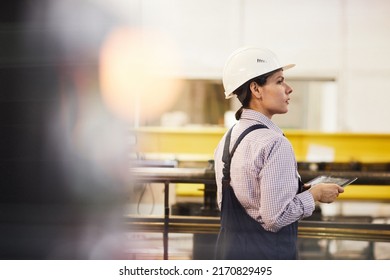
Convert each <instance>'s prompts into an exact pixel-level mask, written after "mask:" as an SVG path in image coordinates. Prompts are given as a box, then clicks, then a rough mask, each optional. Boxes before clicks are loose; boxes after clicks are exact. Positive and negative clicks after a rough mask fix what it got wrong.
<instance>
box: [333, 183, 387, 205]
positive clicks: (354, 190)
mask: <svg viewBox="0 0 390 280" xmlns="http://www.w3.org/2000/svg"><path fill="white" fill-rule="evenodd" d="M338 199H341V200H380V201H390V186H365V185H349V186H348V187H346V188H345V191H344V193H342V194H340V195H339V197H338Z"/></svg>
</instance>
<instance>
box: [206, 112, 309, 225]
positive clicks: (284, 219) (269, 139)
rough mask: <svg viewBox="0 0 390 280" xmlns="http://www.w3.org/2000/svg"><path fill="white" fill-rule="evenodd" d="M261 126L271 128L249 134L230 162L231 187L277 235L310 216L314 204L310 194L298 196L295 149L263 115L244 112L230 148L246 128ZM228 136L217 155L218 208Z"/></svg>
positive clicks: (220, 198) (253, 216)
mask: <svg viewBox="0 0 390 280" xmlns="http://www.w3.org/2000/svg"><path fill="white" fill-rule="evenodd" d="M258 123H262V124H264V125H266V126H267V127H268V129H257V130H254V131H252V132H250V133H249V134H248V135H247V136H245V137H244V139H243V140H242V142H241V143H240V144H239V145H238V147H237V150H236V151H235V154H234V156H233V158H232V162H231V168H230V176H231V186H232V187H233V189H234V193H235V195H236V196H237V198H238V200H239V201H240V203H241V205H242V206H243V207H244V208H245V210H246V211H247V213H248V214H249V215H250V216H251V217H252V218H254V219H255V220H256V221H258V222H259V223H260V224H262V226H263V227H264V229H265V230H268V231H272V232H277V231H278V230H280V229H281V228H282V227H284V226H287V225H289V224H291V223H293V222H295V221H297V220H299V219H301V218H304V217H308V216H310V215H311V214H312V213H313V211H314V207H315V202H314V199H313V196H312V195H311V193H310V192H308V191H306V192H303V193H300V194H297V190H298V180H299V174H298V171H297V162H296V160H295V155H294V151H293V149H292V146H291V144H290V142H289V141H288V139H287V138H286V137H284V135H283V132H282V131H281V129H280V128H279V127H278V126H277V125H275V124H274V123H273V122H272V121H271V120H270V119H269V118H267V117H266V116H264V115H263V114H261V113H259V112H256V111H254V110H249V109H244V111H243V113H242V116H241V119H240V120H239V121H238V123H237V124H236V125H235V127H234V128H233V131H232V136H231V142H230V149H231V148H232V147H233V145H234V143H235V142H236V140H237V138H238V137H239V135H240V134H241V133H242V132H243V131H244V130H245V129H246V128H248V127H250V126H252V125H254V124H258ZM225 137H226V135H225V136H224V137H223V138H222V139H221V141H220V143H219V144H218V146H217V148H216V150H215V154H214V160H215V175H216V181H217V191H218V192H217V198H218V206H219V207H221V203H222V181H221V180H222V176H223V174H222V168H223V162H222V154H223V147H224V143H225Z"/></svg>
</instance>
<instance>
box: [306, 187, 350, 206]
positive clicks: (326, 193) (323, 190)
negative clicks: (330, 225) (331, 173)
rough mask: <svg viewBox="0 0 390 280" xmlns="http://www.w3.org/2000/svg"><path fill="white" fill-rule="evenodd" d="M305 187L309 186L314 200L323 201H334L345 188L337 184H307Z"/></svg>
mask: <svg viewBox="0 0 390 280" xmlns="http://www.w3.org/2000/svg"><path fill="white" fill-rule="evenodd" d="M305 188H309V192H310V193H311V194H312V195H313V198H314V201H319V202H323V203H332V202H334V201H335V200H336V198H337V197H338V196H339V194H340V193H343V192H344V188H342V187H340V186H339V185H337V184H317V185H314V186H308V185H305Z"/></svg>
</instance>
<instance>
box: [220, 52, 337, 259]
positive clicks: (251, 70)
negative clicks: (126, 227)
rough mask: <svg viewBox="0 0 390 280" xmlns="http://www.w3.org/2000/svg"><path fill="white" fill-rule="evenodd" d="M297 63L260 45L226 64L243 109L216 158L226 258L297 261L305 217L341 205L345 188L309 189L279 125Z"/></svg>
mask: <svg viewBox="0 0 390 280" xmlns="http://www.w3.org/2000/svg"><path fill="white" fill-rule="evenodd" d="M293 66H295V65H293V64H289V65H287V66H281V65H280V63H279V61H278V59H277V57H276V56H275V55H274V54H273V53H272V52H271V51H269V50H267V49H261V48H256V47H244V48H240V49H238V50H236V51H235V52H234V53H233V54H232V55H231V56H230V57H229V59H228V60H227V62H226V65H225V68H224V73H223V85H224V89H225V96H226V98H231V97H233V96H236V97H237V98H238V99H239V100H240V102H241V104H242V107H241V108H240V109H239V110H238V111H237V113H236V119H237V120H238V122H237V124H236V125H234V126H233V128H232V129H231V130H230V131H229V132H228V133H227V134H225V136H224V137H223V138H222V139H221V141H220V143H219V144H218V146H217V148H216V150H215V155H214V156H215V174H216V181H217V189H218V205H219V207H220V209H221V230H220V233H219V236H218V241H217V246H216V258H218V259H297V249H296V242H297V228H298V225H297V223H298V220H300V219H302V218H305V217H309V216H310V215H312V213H313V211H314V208H315V202H317V201H318V202H325V203H330V202H333V201H334V200H335V199H336V198H337V197H338V195H339V193H342V192H343V191H344V190H343V188H342V187H340V186H339V185H336V184H318V185H316V186H313V187H311V188H308V190H307V191H304V190H306V189H305V188H304V186H303V184H302V183H301V180H300V176H299V174H298V172H297V163H296V160H295V156H294V152H293V149H292V146H291V144H290V142H289V141H288V139H287V138H286V137H284V135H283V132H282V131H281V129H280V128H279V127H278V126H277V125H275V124H274V123H273V122H272V120H271V119H272V117H273V115H275V114H284V113H287V111H288V105H289V100H290V95H291V93H292V92H293V89H292V88H291V87H290V86H289V85H288V84H287V83H286V82H285V78H284V72H283V70H287V69H289V68H291V67H293ZM254 125H257V127H253V126H254ZM247 129H249V130H247ZM251 129H253V130H251ZM244 132H245V133H244ZM246 133H247V134H246ZM235 145H237V146H236V147H234V146H235ZM233 155H234V156H233Z"/></svg>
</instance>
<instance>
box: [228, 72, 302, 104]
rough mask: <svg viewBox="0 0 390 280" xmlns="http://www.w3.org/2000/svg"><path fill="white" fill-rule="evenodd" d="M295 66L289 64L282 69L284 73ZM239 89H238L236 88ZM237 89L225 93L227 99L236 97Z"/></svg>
mask: <svg viewBox="0 0 390 280" xmlns="http://www.w3.org/2000/svg"><path fill="white" fill-rule="evenodd" d="M294 66H295V64H287V65H285V66H283V67H280V68H281V69H282V70H283V71H284V70H288V69H291V68H293V67H294ZM276 69H278V68H276ZM276 69H274V70H271V71H269V72H272V71H275V70H276ZM269 72H268V73H269ZM265 74H267V73H265ZM265 74H263V75H265ZM236 89H237V88H236ZM236 89H234V90H233V91H232V92H230V93H228V94H227V93H226V92H225V99H230V98H232V97H233V96H234V93H233V92H234V91H235V90H236Z"/></svg>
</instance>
